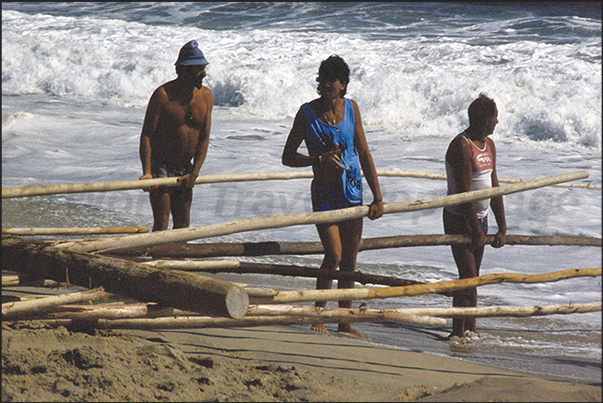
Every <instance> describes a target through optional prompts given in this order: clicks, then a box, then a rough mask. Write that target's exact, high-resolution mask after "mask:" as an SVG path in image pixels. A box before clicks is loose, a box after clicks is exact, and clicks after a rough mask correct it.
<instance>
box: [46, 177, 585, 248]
mask: <svg viewBox="0 0 603 403" xmlns="http://www.w3.org/2000/svg"><path fill="white" fill-rule="evenodd" d="M586 177H588V172H586V171H578V172H573V173H569V174H562V175H555V176H549V177H545V178H541V179H534V180H531V181H525V182H521V183H515V184H511V185H505V186H497V187H494V188H489V189H482V190H474V191H471V192H464V193H458V194H454V195H449V196H443V197H436V198H433V199H425V200H417V201H414V202H395V203H386V204H385V205H384V207H383V210H384V214H391V213H400V212H410V211H420V210H428V209H433V208H438V207H444V206H450V205H454V204H460V203H468V202H470V201H475V200H483V199H489V198H492V197H497V196H502V195H506V194H511V193H517V192H521V191H525V190H529V189H537V188H540V187H544V186H549V185H552V184H554V183H561V182H568V181H572V180H576V179H581V178H586ZM368 210H369V207H368V206H357V207H350V208H345V209H341V210H332V211H320V212H313V213H294V214H285V215H279V216H272V217H259V218H248V219H241V220H231V221H227V222H223V223H217V224H209V225H200V226H197V227H189V228H179V229H174V230H171V231H157V232H152V233H150V234H137V235H129V236H123V237H111V238H105V239H102V240H98V241H90V242H65V243H62V244H60V245H57V247H61V248H69V249H71V250H74V251H78V252H98V251H105V252H106V251H115V250H120V249H126V248H133V247H141V246H150V245H157V244H165V243H171V242H186V241H190V240H193V239H200V238H208V237H214V236H221V235H229V234H234V233H237V232H246V231H256V230H260V229H269V228H282V227H288V226H293V225H308V224H324V223H330V222H341V221H347V220H351V219H355V218H362V217H364V216H366V215H367V213H368Z"/></svg>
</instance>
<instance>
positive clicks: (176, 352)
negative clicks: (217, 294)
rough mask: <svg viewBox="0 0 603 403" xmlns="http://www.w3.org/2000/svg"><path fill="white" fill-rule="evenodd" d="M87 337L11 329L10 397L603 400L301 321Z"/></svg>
mask: <svg viewBox="0 0 603 403" xmlns="http://www.w3.org/2000/svg"><path fill="white" fill-rule="evenodd" d="M90 333H91V334H88V333H85V332H71V331H69V330H67V329H66V328H64V327H58V328H50V327H47V326H46V325H43V324H41V323H40V322H35V321H34V322H23V323H21V324H19V325H12V324H9V323H3V326H2V401H3V402H11V401H14V402H17V401H21V402H25V401H28V402H35V401H39V402H42V401H44V402H50V401H57V402H59V401H70V402H75V401H80V402H81V401H90V402H92V401H106V402H108V401H116V402H117V401H119V402H125V401H189V402H190V401H240V402H252V401H266V402H268V401H339V402H344V401H345V402H385V401H388V402H393V401H425V402H428V401H429V402H454V401H470V402H487V401H495V402H505V401H509V402H510V401H515V402H519V401H524V402H600V401H601V386H600V385H597V386H593V385H585V384H579V383H573V382H567V381H558V380H557V381H555V380H548V379H544V378H539V377H536V376H533V375H530V374H522V373H518V372H511V371H506V370H501V369H496V368H491V367H487V366H483V365H479V364H473V363H469V362H465V361H463V360H458V359H453V358H447V357H440V356H436V355H431V354H425V353H415V352H408V351H403V350H399V349H391V348H387V347H384V346H380V345H375V344H373V343H368V342H364V341H359V340H355V339H351V338H347V337H342V336H338V335H337V334H336V333H335V334H331V335H328V336H327V335H322V334H318V333H316V332H313V331H311V330H309V328H308V327H301V326H288V327H285V326H283V327H280V326H270V327H253V328H231V329H193V330H191V329H186V330H163V331H139V330H113V331H100V330H97V331H92V332H90Z"/></svg>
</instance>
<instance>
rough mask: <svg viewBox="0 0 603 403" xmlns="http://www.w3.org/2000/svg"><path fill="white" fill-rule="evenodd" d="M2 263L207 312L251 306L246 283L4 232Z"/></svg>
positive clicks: (236, 311) (232, 313) (32, 274)
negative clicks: (75, 249)
mask: <svg viewBox="0 0 603 403" xmlns="http://www.w3.org/2000/svg"><path fill="white" fill-rule="evenodd" d="M2 266H3V269H4V270H12V271H15V272H18V273H20V274H21V275H23V276H25V277H28V278H30V279H51V280H55V281H58V282H65V283H68V284H75V285H79V286H82V287H87V288H94V287H100V286H102V287H104V289H105V290H106V291H107V292H110V293H114V294H119V295H122V296H126V297H130V298H134V299H137V300H139V301H144V302H157V303H159V304H162V305H167V306H171V307H174V308H178V309H182V310H185V311H193V312H198V313H202V314H204V315H209V316H225V317H232V318H242V317H243V316H244V315H245V313H246V312H247V308H248V306H249V296H248V295H247V292H246V291H245V289H244V288H243V287H241V286H239V285H236V284H232V283H229V282H227V281H223V280H218V279H214V278H211V277H206V276H202V275H199V274H195V273H187V272H183V271H180V270H164V269H160V268H156V267H150V266H148V265H143V264H138V263H134V262H131V261H127V260H122V259H115V258H111V257H105V256H100V255H94V254H89V253H80V252H73V251H70V250H65V249H57V248H56V247H54V246H52V245H51V246H48V245H47V244H46V243H41V242H36V241H33V240H27V241H25V240H23V239H21V238H18V237H12V236H6V235H3V236H2Z"/></svg>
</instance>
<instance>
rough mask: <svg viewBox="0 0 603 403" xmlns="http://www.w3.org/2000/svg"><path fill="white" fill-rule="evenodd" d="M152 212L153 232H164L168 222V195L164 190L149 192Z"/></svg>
mask: <svg viewBox="0 0 603 403" xmlns="http://www.w3.org/2000/svg"><path fill="white" fill-rule="evenodd" d="M149 199H150V200H151V209H152V210H153V231H165V230H166V229H167V228H168V224H169V222H170V194H169V191H168V190H167V189H166V188H157V189H153V190H151V192H150V194H149Z"/></svg>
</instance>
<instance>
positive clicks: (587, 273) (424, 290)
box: [249, 267, 601, 305]
mask: <svg viewBox="0 0 603 403" xmlns="http://www.w3.org/2000/svg"><path fill="white" fill-rule="evenodd" d="M600 275H601V268H600V267H598V268H592V269H591V268H587V269H569V270H561V271H555V272H551V273H543V274H533V275H528V274H516V273H497V274H488V275H485V276H479V277H471V278H465V279H460V280H451V281H441V282H437V283H431V284H415V285H409V286H403V287H379V288H338V289H333V290H295V291H279V293H278V294H277V295H275V296H274V297H253V298H250V301H249V302H250V304H253V305H260V304H289V303H293V302H309V301H340V300H358V299H383V298H392V297H413V296H417V295H422V294H433V293H442V292H451V291H458V290H463V289H466V288H474V287H479V286H483V285H489V284H500V283H505V282H506V283H522V284H532V283H545V282H555V281H560V280H565V279H568V278H574V277H597V276H600Z"/></svg>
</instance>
